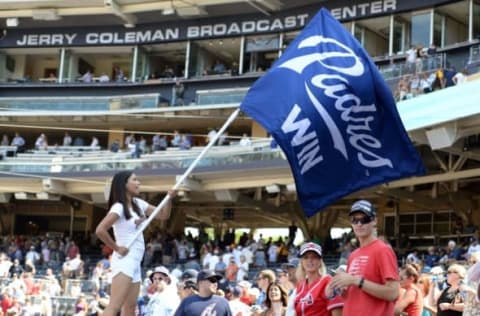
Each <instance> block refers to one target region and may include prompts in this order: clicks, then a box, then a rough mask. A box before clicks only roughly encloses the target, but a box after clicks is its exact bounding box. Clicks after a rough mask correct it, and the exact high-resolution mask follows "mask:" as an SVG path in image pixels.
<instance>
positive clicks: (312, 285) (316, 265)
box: [294, 242, 343, 316]
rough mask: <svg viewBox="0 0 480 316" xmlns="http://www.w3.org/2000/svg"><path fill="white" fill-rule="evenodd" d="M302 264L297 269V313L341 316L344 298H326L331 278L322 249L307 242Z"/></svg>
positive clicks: (304, 246)
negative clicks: (326, 269) (327, 272)
mask: <svg viewBox="0 0 480 316" xmlns="http://www.w3.org/2000/svg"><path fill="white" fill-rule="evenodd" d="M299 255H300V264H299V266H298V269H297V280H298V283H297V289H296V296H295V305H294V306H295V312H296V314H297V315H302V316H330V315H332V316H341V315H342V309H343V298H342V297H341V296H340V295H337V296H336V297H332V298H331V299H329V298H327V296H326V291H325V290H326V288H327V286H328V284H329V282H330V280H331V276H330V275H328V274H326V272H325V264H324V263H323V260H322V247H320V245H318V244H316V243H313V242H307V243H305V244H303V245H302V247H301V248H300V254H299Z"/></svg>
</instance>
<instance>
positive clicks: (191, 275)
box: [180, 269, 198, 280]
mask: <svg viewBox="0 0 480 316" xmlns="http://www.w3.org/2000/svg"><path fill="white" fill-rule="evenodd" d="M197 275H198V271H197V270H195V269H187V270H185V271H183V273H182V276H181V277H180V279H182V280H186V279H196V278H197Z"/></svg>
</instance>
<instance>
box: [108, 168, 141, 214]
mask: <svg viewBox="0 0 480 316" xmlns="http://www.w3.org/2000/svg"><path fill="white" fill-rule="evenodd" d="M132 174H133V172H131V171H120V172H119V173H117V174H115V176H113V180H112V185H111V186H110V196H109V198H108V209H110V208H111V207H112V205H113V204H115V203H120V204H122V206H123V214H125V218H126V219H127V220H129V219H130V218H131V217H132V214H131V213H130V208H129V207H128V203H127V188H126V184H127V182H128V179H129V178H130V177H131V176H132ZM132 207H133V211H134V212H135V213H137V215H138V216H142V215H141V213H140V207H138V205H137V204H136V203H135V201H134V200H133V199H132Z"/></svg>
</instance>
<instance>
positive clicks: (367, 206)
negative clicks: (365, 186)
mask: <svg viewBox="0 0 480 316" xmlns="http://www.w3.org/2000/svg"><path fill="white" fill-rule="evenodd" d="M356 212H361V213H363V214H365V215H367V216H368V217H372V218H373V217H376V216H377V210H376V209H375V207H374V206H373V205H372V203H370V202H369V201H367V200H360V201H357V202H355V203H353V205H352V207H351V208H350V213H348V215H349V216H350V215H352V214H353V213H356Z"/></svg>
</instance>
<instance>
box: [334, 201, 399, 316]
mask: <svg viewBox="0 0 480 316" xmlns="http://www.w3.org/2000/svg"><path fill="white" fill-rule="evenodd" d="M349 216H350V221H351V223H352V228H353V232H354V233H355V236H356V238H357V239H358V241H359V244H360V247H359V248H358V249H356V250H354V251H353V252H352V254H351V255H350V257H349V258H348V262H347V272H342V271H338V272H337V273H336V275H335V276H334V277H333V279H332V281H331V283H330V285H329V286H328V288H327V295H328V294H331V293H332V292H334V290H337V291H338V290H340V291H342V292H343V294H344V298H345V305H344V309H343V315H344V316H353V315H355V316H363V315H368V316H377V315H378V316H384V315H393V312H394V307H395V300H396V299H397V298H398V295H399V291H400V282H399V276H398V266H397V257H396V255H395V253H394V252H393V249H392V248H391V247H390V246H389V245H387V244H386V243H384V242H383V241H381V240H379V239H377V238H376V237H375V234H374V230H375V226H376V224H377V220H376V210H375V208H374V207H373V205H372V204H371V203H370V202H368V201H366V200H360V201H357V202H355V203H354V204H353V205H352V207H351V209H350V213H349Z"/></svg>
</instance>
